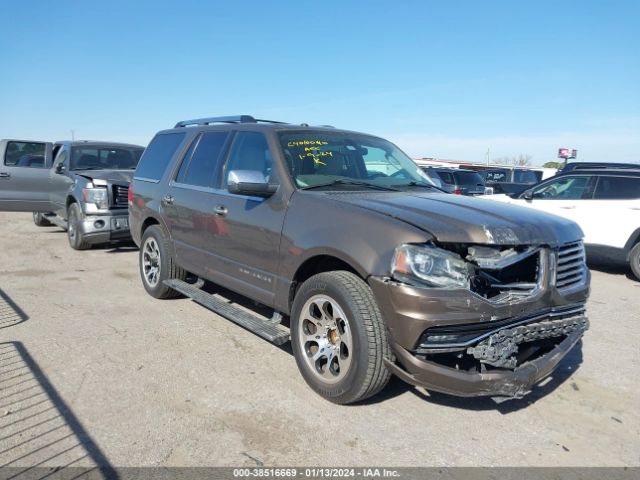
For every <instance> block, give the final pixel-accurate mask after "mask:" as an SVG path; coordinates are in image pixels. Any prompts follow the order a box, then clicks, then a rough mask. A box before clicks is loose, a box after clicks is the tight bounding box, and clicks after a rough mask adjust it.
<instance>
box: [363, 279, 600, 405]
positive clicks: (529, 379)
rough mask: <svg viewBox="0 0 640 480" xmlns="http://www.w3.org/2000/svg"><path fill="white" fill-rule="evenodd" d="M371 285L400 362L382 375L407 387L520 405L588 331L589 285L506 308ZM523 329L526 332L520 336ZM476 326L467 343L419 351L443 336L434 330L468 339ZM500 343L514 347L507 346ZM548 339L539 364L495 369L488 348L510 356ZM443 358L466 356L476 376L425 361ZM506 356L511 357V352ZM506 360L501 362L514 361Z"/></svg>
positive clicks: (449, 294)
mask: <svg viewBox="0 0 640 480" xmlns="http://www.w3.org/2000/svg"><path fill="white" fill-rule="evenodd" d="M369 284H370V285H371V287H372V289H373V291H374V294H375V295H376V298H377V300H378V304H379V305H380V308H381V310H382V313H383V315H384V317H385V320H386V322H387V326H388V329H389V334H390V337H391V345H392V348H393V350H394V352H395V355H396V358H397V360H398V362H397V363H392V362H387V368H388V369H389V370H390V371H391V372H392V373H393V374H395V375H396V376H398V377H400V378H401V379H402V380H404V381H406V382H407V383H410V384H413V385H417V386H422V387H425V388H427V389H429V390H434V391H439V392H443V393H448V394H452V395H457V396H468V397H469V396H508V397H516V398H517V397H522V396H523V395H525V394H526V393H528V392H529V391H530V390H531V389H532V387H533V386H534V385H535V384H536V383H538V382H540V381H541V380H543V379H544V378H545V377H547V376H549V374H550V373H551V372H553V370H554V369H555V368H556V367H557V365H558V363H559V362H560V361H561V360H562V359H563V358H564V357H565V356H566V355H567V353H568V352H569V351H570V350H571V349H572V348H573V347H574V346H575V345H576V344H577V343H578V342H579V341H580V339H581V338H582V335H583V334H584V331H585V330H586V329H587V328H588V321H587V319H586V317H585V315H584V303H585V301H586V299H587V297H588V293H589V287H588V282H587V283H586V285H585V286H584V288H582V289H580V290H575V291H572V292H571V294H569V295H566V294H565V295H561V294H560V292H558V291H557V290H556V289H555V288H546V289H544V291H542V292H540V293H539V294H538V295H537V296H535V297H532V298H530V299H524V300H522V301H519V302H513V303H509V304H495V303H492V302H491V301H487V300H486V299H483V298H480V297H478V296H477V295H474V294H472V293H471V292H466V291H464V290H456V291H452V290H440V289H429V288H420V287H413V286H408V285H404V284H400V283H396V282H393V281H391V280H389V279H384V278H377V277H371V278H370V279H369ZM558 319H561V320H558ZM521 325H524V326H525V328H519V326H521ZM540 325H542V326H543V327H542V329H541V327H540ZM476 326H477V327H478V328H479V329H480V332H479V333H477V335H476V334H472V335H471V337H468V338H464V339H463V340H465V342H462V343H455V344H445V343H443V344H441V345H433V344H431V345H428V344H427V345H426V347H428V348H424V347H425V343H424V339H425V338H428V337H426V336H425V332H428V331H429V329H433V328H434V327H435V329H434V330H431V331H437V333H438V334H440V333H441V331H438V330H439V329H445V330H446V329H447V327H453V328H450V329H449V330H450V332H451V331H463V332H464V331H468V330H469V329H471V331H473V329H474V328H476ZM529 326H531V328H529ZM549 327H551V328H552V329H555V331H550V330H549ZM545 328H546V330H545ZM465 329H466V330H465ZM482 329H484V330H485V331H484V333H483V331H482ZM450 332H449V333H450ZM510 336H511V338H509V337H510ZM441 338H443V337H441ZM505 338H506V340H509V341H511V344H509V343H505ZM548 338H551V340H554V338H555V339H557V342H553V343H552V346H553V348H551V347H547V348H546V350H543V352H544V353H542V354H541V355H540V356H532V357H531V358H532V359H531V360H530V361H527V360H526V358H525V359H524V360H522V361H518V364H517V365H516V364H515V360H513V363H505V364H504V365H505V366H509V367H515V368H494V365H497V364H496V363H495V359H494V358H493V357H492V355H493V356H495V354H496V351H497V350H491V348H492V347H494V346H495V347H496V349H498V350H499V349H500V348H507V347H509V348H513V344H519V343H523V342H534V343H535V341H536V340H541V341H545V340H546V339H548ZM530 344H531V343H529V345H530ZM434 346H435V347H436V348H432V347H434ZM440 352H453V353H452V354H451V355H459V356H466V357H467V359H468V360H469V361H474V362H477V366H478V368H468V369H465V368H453V367H452V366H451V365H447V364H443V363H442V362H438V361H433V358H437V355H436V356H434V355H431V356H430V355H429V354H439V353H440ZM512 353H513V352H512ZM507 354H508V355H510V353H509V352H508V351H507ZM507 354H505V355H503V357H501V358H500V359H499V360H505V359H508V358H512V357H509V356H508V355H507ZM516 355H517V352H516ZM487 365H489V367H488V368H487ZM498 365H499V364H498Z"/></svg>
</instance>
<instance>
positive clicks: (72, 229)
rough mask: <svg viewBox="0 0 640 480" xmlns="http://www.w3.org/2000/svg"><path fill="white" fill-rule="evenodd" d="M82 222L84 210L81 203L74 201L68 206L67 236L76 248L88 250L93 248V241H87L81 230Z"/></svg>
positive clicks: (70, 243) (72, 246)
mask: <svg viewBox="0 0 640 480" xmlns="http://www.w3.org/2000/svg"><path fill="white" fill-rule="evenodd" d="M80 222H82V210H81V209H80V205H78V204H77V203H75V202H74V203H72V204H71V205H69V206H68V207H67V238H68V239H69V245H71V248H73V249H74V250H87V249H89V248H91V243H89V242H87V241H86V240H85V237H84V235H83V234H82V233H81V232H80V231H79V228H78V227H79V225H80Z"/></svg>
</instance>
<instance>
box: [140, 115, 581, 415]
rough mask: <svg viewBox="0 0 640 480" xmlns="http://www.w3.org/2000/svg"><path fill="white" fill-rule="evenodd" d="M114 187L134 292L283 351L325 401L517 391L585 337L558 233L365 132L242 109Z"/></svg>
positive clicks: (577, 239)
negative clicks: (463, 191) (118, 190)
mask: <svg viewBox="0 0 640 480" xmlns="http://www.w3.org/2000/svg"><path fill="white" fill-rule="evenodd" d="M129 191H130V202H129V205H130V206H129V218H130V222H131V233H132V236H133V239H134V241H135V242H136V244H138V245H139V246H140V254H139V269H140V277H141V282H142V284H143V286H144V288H145V289H146V291H147V292H148V293H149V295H151V296H153V297H155V298H169V297H174V296H176V295H179V294H184V295H187V296H188V297H190V298H192V299H193V300H194V301H196V302H198V303H200V304H202V305H204V306H206V307H207V308H209V309H211V310H213V311H215V312H217V313H219V314H220V315H222V316H224V317H226V318H228V319H230V320H232V321H234V322H236V323H237V324H239V325H241V326H243V327H244V328H246V329H248V330H250V331H252V332H254V333H256V334H257V335H260V336H261V337H263V338H265V339H268V340H269V341H272V342H273V343H276V344H282V343H284V342H287V341H289V340H290V341H291V345H292V350H293V354H294V357H295V360H296V362H297V364H298V368H299V370H300V372H301V374H302V377H303V378H304V379H305V381H306V382H307V383H308V384H309V386H310V387H311V388H312V389H313V390H314V391H316V392H317V393H318V394H320V395H322V396H323V397H324V398H326V399H329V400H331V401H333V402H336V403H342V404H344V403H352V402H356V401H359V400H362V399H365V398H367V397H371V396H372V395H375V394H376V393H377V392H379V391H380V390H381V389H382V388H384V386H385V385H386V384H387V382H388V380H389V377H390V374H392V373H393V374H395V375H397V376H398V377H400V378H401V379H403V380H404V381H406V382H409V383H411V384H414V385H420V386H423V387H425V388H427V389H430V390H436V391H442V392H445V393H449V394H454V395H462V396H481V395H491V396H508V397H521V396H523V395H525V394H526V393H527V392H529V391H530V390H531V389H532V387H533V386H534V385H535V384H536V383H538V382H539V381H541V380H542V379H543V378H545V377H547V376H548V375H549V374H551V372H552V371H553V370H554V368H555V367H556V366H557V364H558V363H559V362H560V360H561V359H562V358H563V357H564V356H565V355H566V354H567V353H568V352H569V351H570V350H571V349H572V348H573V347H574V346H575V345H576V344H577V343H578V342H579V341H580V339H581V338H582V335H583V333H584V331H585V330H586V329H587V328H588V320H587V318H586V314H585V302H586V299H587V297H588V293H589V281H590V275H589V271H588V269H587V268H586V265H585V261H584V256H583V248H582V240H581V237H582V232H581V231H580V228H579V227H578V226H577V225H576V224H575V223H574V222H571V221H568V220H565V219H563V218H560V217H557V216H553V215H547V214H544V213H542V212H536V211H534V210H531V209H529V210H527V209H523V208H518V207H514V206H511V205H500V204H498V203H496V202H489V201H486V200H481V199H475V198H474V199H472V198H468V197H463V196H458V195H450V194H445V193H443V192H442V191H441V190H439V189H437V188H435V187H433V186H432V185H431V184H430V183H428V182H426V181H425V179H424V175H423V172H422V170H421V169H420V167H419V166H418V165H416V163H414V162H413V161H412V160H411V159H410V158H409V157H408V156H407V155H406V154H404V153H403V152H402V151H401V150H400V149H398V148H397V147H396V146H395V145H393V144H392V143H390V142H388V141H386V140H384V139H382V138H379V137H374V136H371V135H366V134H362V133H356V132H350V131H346V130H340V129H336V128H324V127H312V126H311V127H310V126H308V125H306V124H305V125H292V124H286V123H282V122H275V121H268V120H256V119H255V118H253V117H251V116H249V115H242V116H236V117H218V118H208V119H196V120H188V121H182V122H178V123H177V124H176V126H175V127H174V128H171V129H168V130H164V131H161V132H159V133H158V134H156V136H155V137H154V138H153V140H152V141H151V143H150V144H149V146H148V147H147V149H146V150H145V153H144V155H143V156H142V159H141V160H140V164H139V166H138V168H137V170H136V172H135V175H134V179H133V182H132V184H131V189H130V190H129ZM556 266H557V267H558V268H559V269H561V270H562V271H563V272H570V273H571V276H570V277H568V278H557V277H556ZM195 277H198V278H199V280H198V281H197V282H196V281H195ZM205 281H209V282H212V283H215V284H217V285H219V286H222V287H224V288H227V289H229V290H232V291H235V292H237V293H239V294H241V295H244V296H245V297H247V298H248V299H249V300H251V301H254V302H257V303H259V304H262V306H263V307H266V308H263V309H262V312H263V313H264V310H268V313H269V314H268V315H266V316H265V315H262V314H258V312H248V311H247V310H246V309H241V308H238V307H236V306H234V305H233V304H230V303H228V302H225V301H223V300H221V299H219V298H218V297H217V296H215V295H211V294H210V293H208V292H207V289H202V288H201V287H202V286H203V285H204V282H205ZM286 319H288V321H286ZM283 320H284V321H283ZM255 361H265V360H264V359H261V358H257V357H256V359H255ZM212 375H215V368H212Z"/></svg>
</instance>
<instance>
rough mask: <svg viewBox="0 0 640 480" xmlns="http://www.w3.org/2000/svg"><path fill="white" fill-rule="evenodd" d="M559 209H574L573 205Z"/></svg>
mask: <svg viewBox="0 0 640 480" xmlns="http://www.w3.org/2000/svg"><path fill="white" fill-rule="evenodd" d="M560 208H564V209H565V210H572V209H574V208H576V206H575V205H567V206H566V207H560Z"/></svg>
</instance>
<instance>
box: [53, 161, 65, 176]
mask: <svg viewBox="0 0 640 480" xmlns="http://www.w3.org/2000/svg"><path fill="white" fill-rule="evenodd" d="M55 170H56V173H64V163H62V162H60V163H56V168H55Z"/></svg>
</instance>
